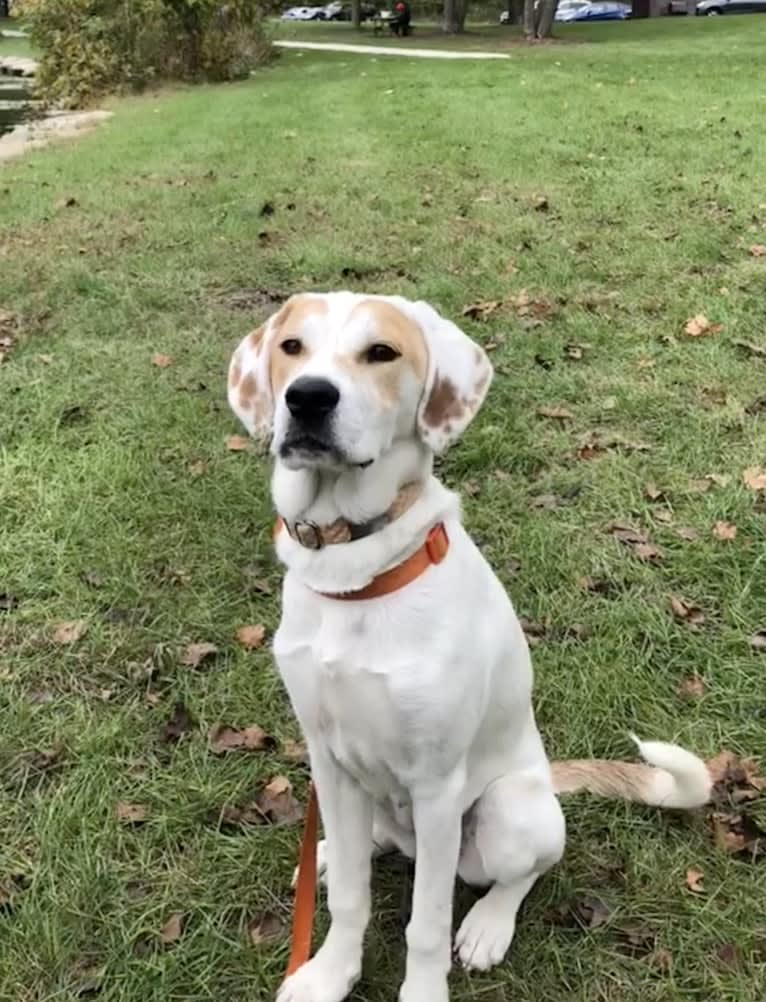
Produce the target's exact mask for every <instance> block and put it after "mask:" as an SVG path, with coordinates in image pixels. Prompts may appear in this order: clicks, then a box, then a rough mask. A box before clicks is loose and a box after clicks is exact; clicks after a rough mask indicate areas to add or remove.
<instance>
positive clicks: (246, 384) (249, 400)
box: [239, 372, 258, 411]
mask: <svg viewBox="0 0 766 1002" xmlns="http://www.w3.org/2000/svg"><path fill="white" fill-rule="evenodd" d="M257 395H258V384H257V382H256V379H255V376H254V375H253V373H252V372H248V374H247V375H246V376H245V378H244V379H243V380H242V382H241V383H240V386H239V406H240V407H241V408H242V410H245V411H249V410H251V408H252V406H253V404H254V403H255V398H256V396H257Z"/></svg>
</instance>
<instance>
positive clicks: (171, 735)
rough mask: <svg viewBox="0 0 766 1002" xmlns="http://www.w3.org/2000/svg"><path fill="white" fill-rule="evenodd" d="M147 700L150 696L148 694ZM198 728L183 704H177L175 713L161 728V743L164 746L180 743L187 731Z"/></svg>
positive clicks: (174, 709) (174, 708)
mask: <svg viewBox="0 0 766 1002" xmlns="http://www.w3.org/2000/svg"><path fill="white" fill-rule="evenodd" d="M146 698H147V700H148V698H149V694H147V697H146ZM196 726H197V721H196V720H195V719H194V717H193V716H192V715H191V713H189V711H188V710H187V708H186V706H185V705H184V704H183V703H182V702H180V701H179V702H177V703H176V705H175V706H174V707H173V713H172V715H171V717H170V719H169V720H166V721H165V723H164V724H163V725H162V726H161V727H160V741H162V742H163V744H175V743H176V741H180V739H181V735H182V734H186V732H187V731H192V730H194V728H195V727H196Z"/></svg>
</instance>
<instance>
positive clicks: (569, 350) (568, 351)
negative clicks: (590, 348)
mask: <svg viewBox="0 0 766 1002" xmlns="http://www.w3.org/2000/svg"><path fill="white" fill-rule="evenodd" d="M584 354H585V345H583V344H574V343H572V344H565V345H564V358H570V359H572V361H573V362H579V361H580V360H581V359H582V358H583V357H584Z"/></svg>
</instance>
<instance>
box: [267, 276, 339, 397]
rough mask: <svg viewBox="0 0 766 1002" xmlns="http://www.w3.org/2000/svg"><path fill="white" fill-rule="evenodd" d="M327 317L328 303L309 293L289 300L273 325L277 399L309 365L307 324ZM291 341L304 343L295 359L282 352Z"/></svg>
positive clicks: (273, 374)
mask: <svg viewBox="0 0 766 1002" xmlns="http://www.w3.org/2000/svg"><path fill="white" fill-rule="evenodd" d="M325 313H327V303H326V301H325V300H324V299H322V298H321V297H320V296H312V295H311V294H310V293H307V294H305V295H299V296H293V297H292V298H291V299H288V301H287V302H286V303H285V305H284V306H283V307H282V309H281V310H280V311H279V313H277V315H276V316H275V317H274V318H273V320H272V321H271V330H270V333H269V348H270V351H271V358H270V363H269V378H270V381H271V392H272V394H273V395H274V396H276V395H277V394H278V393H279V392H280V390H281V389H282V388H283V387H284V386H286V385H287V383H288V382H289V381H290V376H291V374H292V373H293V372H294V371H295V369H297V368H299V367H302V366H303V365H305V364H306V360H307V358H308V357H309V352H308V349H307V348H306V346H305V345H304V344H303V343H302V341H301V333H302V330H303V325H304V323H305V321H306V320H307V319H308V317H310V316H322V315H323V314H325ZM290 340H295V341H301V350H300V351H299V352H298V353H296V354H294V355H288V354H286V353H285V352H284V351H281V350H280V345H282V344H284V342H285V341H290Z"/></svg>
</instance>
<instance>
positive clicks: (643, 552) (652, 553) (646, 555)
mask: <svg viewBox="0 0 766 1002" xmlns="http://www.w3.org/2000/svg"><path fill="white" fill-rule="evenodd" d="M633 554H634V556H636V557H638V559H639V560H646V561H649V560H663V559H664V555H663V553H662V550H659V549H657V547H656V546H654V545H653V544H652V543H636V544H635V546H634V547H633Z"/></svg>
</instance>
